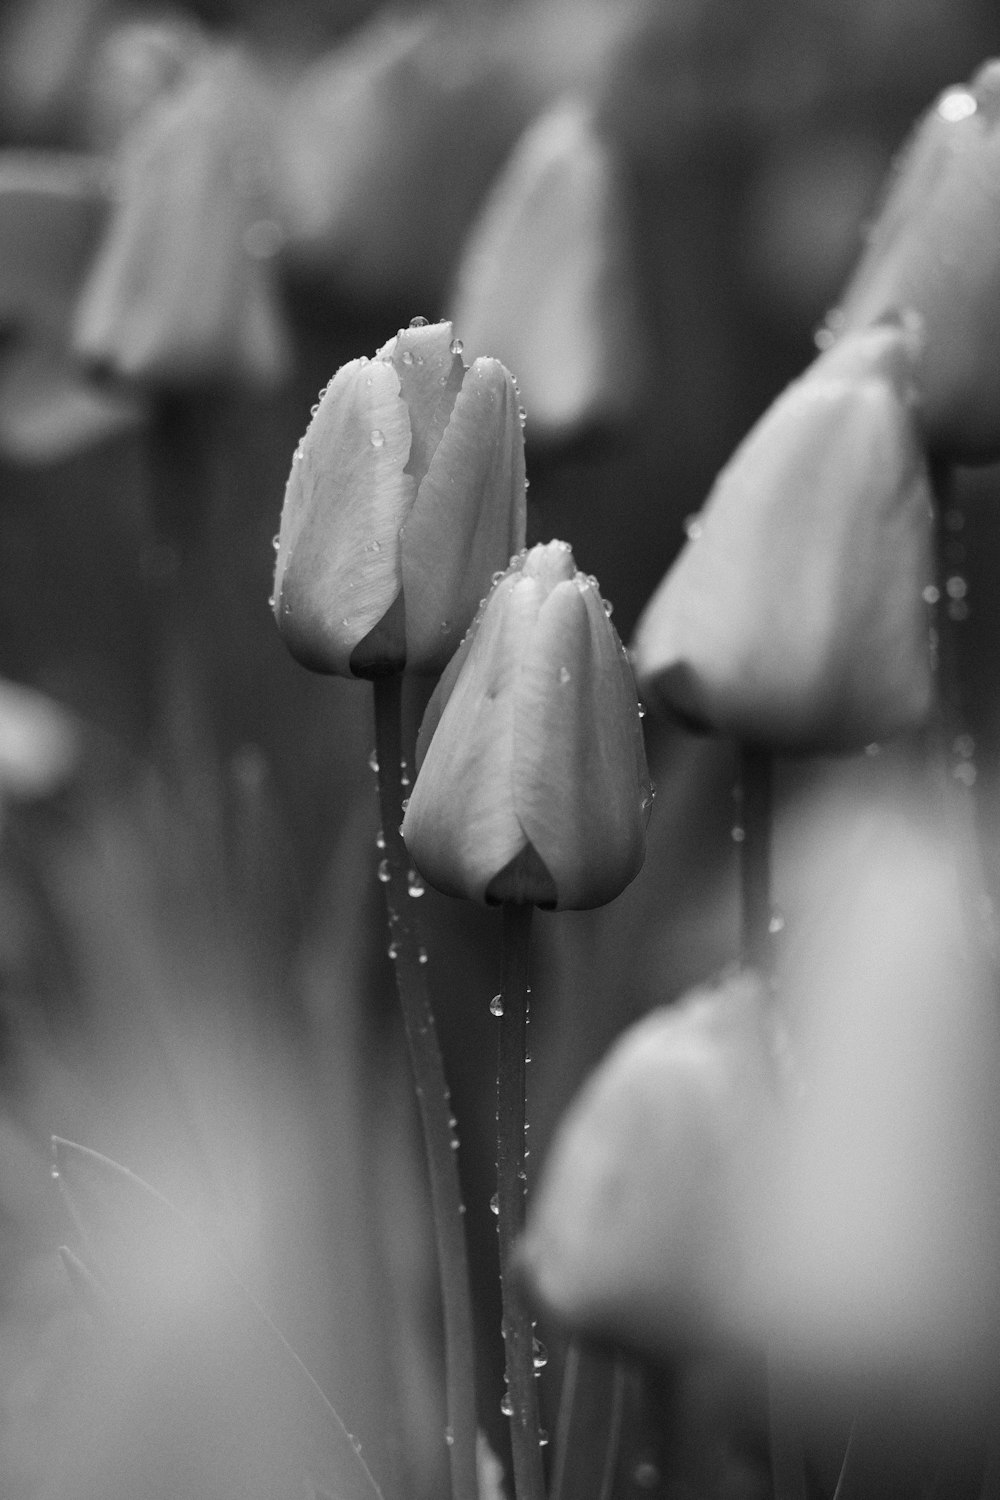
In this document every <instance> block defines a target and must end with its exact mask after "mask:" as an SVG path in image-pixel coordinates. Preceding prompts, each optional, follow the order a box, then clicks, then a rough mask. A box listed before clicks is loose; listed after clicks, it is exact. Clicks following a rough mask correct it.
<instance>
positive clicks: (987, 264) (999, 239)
mask: <svg viewBox="0 0 1000 1500" xmlns="http://www.w3.org/2000/svg"><path fill="white" fill-rule="evenodd" d="M998 181H1000V63H998V62H992V63H989V64H987V65H986V66H985V67H984V68H982V69H981V70H980V72H979V73H978V74H977V75H976V77H975V79H974V80H973V82H972V84H971V85H970V87H969V88H952V89H948V90H947V91H946V92H945V93H944V94H942V95H941V97H940V99H939V100H938V101H937V103H936V105H935V106H934V108H933V109H932V110H931V111H930V112H929V113H928V115H927V116H926V117H925V118H924V120H923V121H922V122H921V124H920V126H919V128H918V130H917V132H916V134H915V136H914V139H913V141H912V143H911V145H910V146H909V148H908V150H907V152H906V153H905V155H904V156H903V158H902V162H901V165H900V166H899V168H898V169H897V175H896V177H895V180H894V182H893V183H892V186H891V189H890V191H889V193H888V195H887V198H886V202H885V206H884V208H883V210H882V213H881V215H880V216H879V218H878V219H877V221H876V224H875V227H874V230H873V231H872V233H871V235H870V237H869V240H868V243H867V245H866V248H865V252H864V254H863V255H862V257H861V260H860V262H859V264H858V266H857V269H856V270H855V273H854V275H853V277H852V278H851V280H850V281H849V283H848V285H847V289H846V291H845V292H844V295H843V298H842V299H841V302H840V306H839V307H838V309H837V310H836V312H835V313H834V314H833V315H832V317H831V326H830V332H831V335H832V336H835V335H836V334H837V333H838V332H839V331H840V330H841V329H856V328H862V327H865V326H866V325H868V324H871V323H875V322H879V321H882V320H884V319H886V318H888V317H898V316H903V317H905V316H906V315H907V314H911V313H912V314H916V315H917V317H918V318H919V320H920V323H921V325H922V329H923V343H922V347H921V350H920V354H919V358H918V360H917V365H916V371H915V377H916V385H917V390H918V393H919V396H920V405H919V415H920V421H921V423H922V425H923V428H924V431H925V433H926V436H927V440H928V442H929V444H930V446H931V448H932V449H933V450H934V451H936V452H940V453H942V454H944V455H945V456H947V457H949V458H951V459H954V460H958V461H960V462H963V463H976V462H979V463H983V462H989V461H991V460H993V459H995V458H997V457H998V456H1000V192H998V191H997V183H998Z"/></svg>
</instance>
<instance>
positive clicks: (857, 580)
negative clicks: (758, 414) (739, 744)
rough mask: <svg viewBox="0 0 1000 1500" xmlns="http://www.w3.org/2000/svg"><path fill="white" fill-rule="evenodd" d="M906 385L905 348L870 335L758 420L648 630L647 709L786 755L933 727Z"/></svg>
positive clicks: (926, 500) (640, 633)
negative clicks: (655, 706) (658, 708)
mask: <svg viewBox="0 0 1000 1500" xmlns="http://www.w3.org/2000/svg"><path fill="white" fill-rule="evenodd" d="M910 370H911V348H910V341H909V337H908V335H907V334H906V333H905V332H904V331H903V330H901V329H900V328H898V327H889V326H880V327H877V328H873V329H869V330H867V331H865V332H862V333H860V334H857V335H854V336H852V337H851V338H849V339H848V338H845V339H844V340H842V341H841V342H840V343H839V344H837V345H836V346H835V347H834V348H832V349H830V350H828V351H827V352H826V353H825V354H823V355H822V356H821V357H820V358H819V359H817V360H816V361H815V363H814V364H813V365H812V366H811V367H810V369H809V370H808V371H807V372H806V374H805V375H804V376H803V377H801V378H800V379H799V380H797V381H795V382H794V383H793V384H792V385H791V386H789V387H788V389H787V390H786V391H785V392H784V393H783V394H782V395H781V396H780V397H779V398H778V400H777V401H775V403H774V404H773V406H772V407H771V408H770V409H769V410H768V411H767V412H766V413H765V415H764V416H763V417H762V418H761V420H760V421H759V422H758V424H757V426H756V427H755V428H754V429H753V430H752V432H751V433H750V435H749V436H748V437H747V438H746V439H745V440H744V442H743V443H742V444H741V446H740V447H739V448H738V449H737V451H736V453H735V455H734V457H733V458H732V459H731V460H730V462H729V464H728V465H727V466H726V468H724V469H723V471H722V473H721V474H720V475H719V478H718V479H717V481H716V484H715V487H714V488H713V490H712V493H711V495H710V496H709V498H708V501H707V503H706V505H705V508H704V509H703V511H702V512H701V514H700V515H699V516H697V517H694V518H693V519H692V521H691V522H690V523H689V526H688V538H689V539H688V542H687V544H686V546H685V547H684V548H683V550H682V551H681V553H680V556H679V557H678V559H677V561H676V563H675V564H674V566H673V568H672V569H671V570H670V572H669V573H668V574H667V576H666V578H665V579H664V580H663V582H662V583H661V585H660V587H659V589H658V590H657V591H656V593H655V594H654V595H653V597H652V599H651V600H650V602H649V604H648V605H647V607H646V610H645V612H644V614H643V616H642V618H641V619H640V621H639V624H638V627H637V631H636V639H635V664H636V675H637V677H638V679H639V684H640V687H641V689H642V691H643V693H644V694H645V695H646V696H647V697H648V698H649V699H650V700H653V701H657V702H658V703H660V704H661V705H662V706H664V707H666V708H667V709H669V710H672V711H674V712H675V713H677V714H679V715H680V716H681V717H683V718H685V719H687V720H689V721H691V722H693V723H694V724H696V725H698V726H700V727H702V728H711V729H715V730H719V731H722V732H724V733H729V734H733V735H735V736H737V737H739V738H741V739H743V740H745V741H748V742H751V743H757V744H762V745H771V746H775V747H777V748H780V749H784V750H790V751H838V750H850V749H854V748H860V747H861V746H863V745H865V744H868V743H869V742H871V741H875V740H880V739H883V738H886V737H888V736H891V735H895V734H899V733H901V732H903V731H906V730H910V729H913V728H915V727H916V726H918V725H920V724H921V723H923V721H924V720H925V718H926V716H927V713H928V711H929V708H930V703H931V694H932V666H931V655H930V642H929V630H928V620H927V606H926V604H925V602H924V591H925V590H926V589H927V588H928V587H929V586H930V584H931V579H932V547H931V503H932V502H931V490H930V482H929V479H928V475H927V470H926V465H925V462H924V458H923V450H922V448H921V446H920V443H919V440H918V437H917V433H916V428H915V424H914V417H913V409H912V399H911V394H910Z"/></svg>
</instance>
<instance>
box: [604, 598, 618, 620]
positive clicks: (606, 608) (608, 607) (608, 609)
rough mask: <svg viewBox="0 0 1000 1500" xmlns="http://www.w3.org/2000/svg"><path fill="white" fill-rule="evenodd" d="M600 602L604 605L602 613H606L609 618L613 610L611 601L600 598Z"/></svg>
mask: <svg viewBox="0 0 1000 1500" xmlns="http://www.w3.org/2000/svg"><path fill="white" fill-rule="evenodd" d="M601 603H602V604H603V605H604V613H605V614H606V615H607V617H608V619H609V620H610V619H611V616H612V615H613V614H614V612H615V607H614V605H613V604H612V603H611V600H610V599H602V600H601Z"/></svg>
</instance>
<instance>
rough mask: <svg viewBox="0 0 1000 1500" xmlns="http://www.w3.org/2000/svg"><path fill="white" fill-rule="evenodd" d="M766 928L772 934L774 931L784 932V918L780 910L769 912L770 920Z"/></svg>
mask: <svg viewBox="0 0 1000 1500" xmlns="http://www.w3.org/2000/svg"><path fill="white" fill-rule="evenodd" d="M767 930H768V932H770V933H771V934H772V935H773V934H775V933H778V932H784V930H785V919H784V917H783V916H782V914H781V912H780V911H773V912H772V913H771V920H770V922H768V924H767Z"/></svg>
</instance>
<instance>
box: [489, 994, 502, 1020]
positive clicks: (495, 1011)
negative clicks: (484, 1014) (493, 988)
mask: <svg viewBox="0 0 1000 1500" xmlns="http://www.w3.org/2000/svg"><path fill="white" fill-rule="evenodd" d="M490 1015H491V1016H502V1015H503V996H502V995H494V996H493V999H492V1000H491V1001H490Z"/></svg>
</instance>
